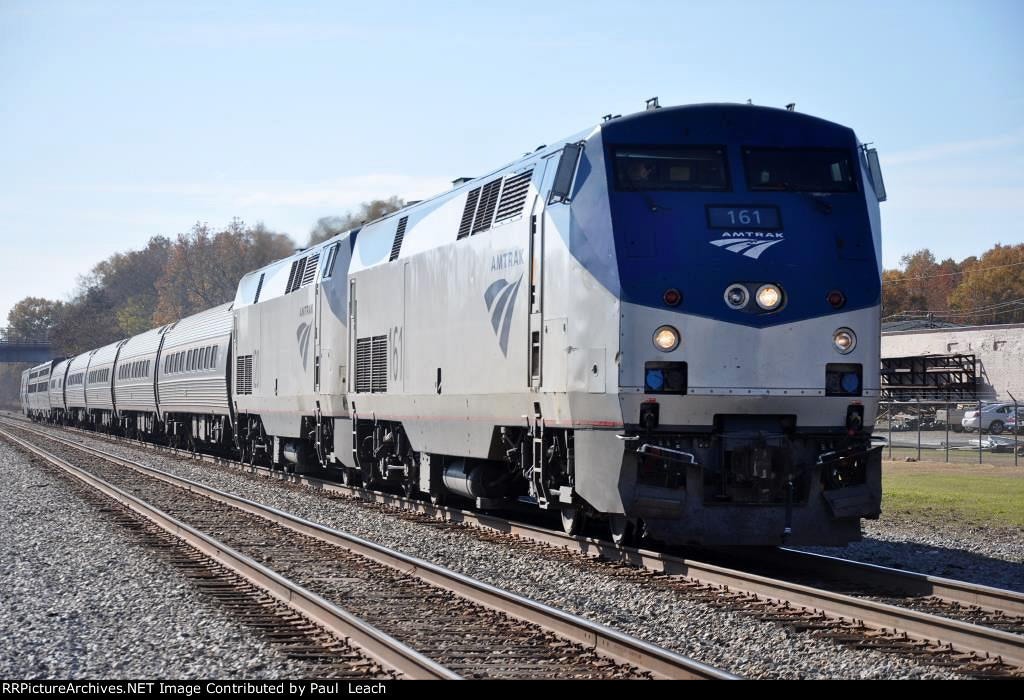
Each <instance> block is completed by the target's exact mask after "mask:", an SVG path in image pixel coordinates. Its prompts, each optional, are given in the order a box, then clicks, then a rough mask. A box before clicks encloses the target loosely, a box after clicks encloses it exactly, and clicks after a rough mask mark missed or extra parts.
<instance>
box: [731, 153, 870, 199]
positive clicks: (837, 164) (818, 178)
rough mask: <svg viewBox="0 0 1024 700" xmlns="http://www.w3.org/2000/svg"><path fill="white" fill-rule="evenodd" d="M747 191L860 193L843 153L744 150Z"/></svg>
mask: <svg viewBox="0 0 1024 700" xmlns="http://www.w3.org/2000/svg"><path fill="white" fill-rule="evenodd" d="M743 159H744V163H745V165H746V169H747V188H748V189H750V190H751V191H772V192H856V191H857V187H856V185H855V184H854V180H853V168H852V166H851V165H850V154H849V153H848V152H847V151H845V150H842V149H799V148H744V149H743Z"/></svg>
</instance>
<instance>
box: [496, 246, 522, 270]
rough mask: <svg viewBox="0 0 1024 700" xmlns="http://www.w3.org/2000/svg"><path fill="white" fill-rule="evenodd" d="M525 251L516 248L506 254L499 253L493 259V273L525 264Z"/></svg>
mask: <svg viewBox="0 0 1024 700" xmlns="http://www.w3.org/2000/svg"><path fill="white" fill-rule="evenodd" d="M523 259H524V255H523V249H522V248H515V249H513V250H509V251H506V252H504V253H498V254H497V255H495V256H494V257H493V258H491V272H499V271H501V270H507V269H509V268H512V267H518V266H520V265H522V264H523Z"/></svg>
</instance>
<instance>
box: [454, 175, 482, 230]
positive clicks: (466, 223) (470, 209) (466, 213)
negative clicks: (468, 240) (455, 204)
mask: <svg viewBox="0 0 1024 700" xmlns="http://www.w3.org/2000/svg"><path fill="white" fill-rule="evenodd" d="M479 199H480V188H479V187H477V188H476V189H475V190H470V192H469V196H467V197H466V208H465V209H463V210H462V221H461V222H460V223H459V238H460V239H461V238H465V237H466V236H468V235H469V230H470V228H472V226H473V215H474V214H476V203H477V202H478V201H479Z"/></svg>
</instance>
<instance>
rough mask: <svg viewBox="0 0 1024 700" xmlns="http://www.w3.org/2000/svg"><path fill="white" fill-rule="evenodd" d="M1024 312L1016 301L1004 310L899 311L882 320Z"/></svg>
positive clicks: (1023, 302) (1023, 305)
mask: <svg viewBox="0 0 1024 700" xmlns="http://www.w3.org/2000/svg"><path fill="white" fill-rule="evenodd" d="M1022 311H1024V300H1022V301H1018V302H1017V303H1016V305H1015V306H1012V307H1009V308H1004V309H992V310H988V311H985V310H980V311H978V310H972V311H963V312H952V311H901V312H900V313H897V314H891V315H889V316H886V317H885V318H884V319H882V320H900V321H916V320H941V319H951V318H968V317H977V318H982V319H984V318H992V317H994V316H1002V315H1003V314H1014V313H1020V312H1022Z"/></svg>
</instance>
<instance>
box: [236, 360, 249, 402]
mask: <svg viewBox="0 0 1024 700" xmlns="http://www.w3.org/2000/svg"><path fill="white" fill-rule="evenodd" d="M235 393H236V394H240V395H242V394H252V355H239V356H238V357H237V358H235Z"/></svg>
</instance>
